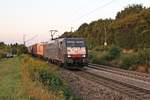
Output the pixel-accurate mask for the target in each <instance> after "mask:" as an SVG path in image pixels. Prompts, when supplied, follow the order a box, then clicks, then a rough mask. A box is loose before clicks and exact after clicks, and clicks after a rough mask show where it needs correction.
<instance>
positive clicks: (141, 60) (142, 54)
mask: <svg viewBox="0 0 150 100" xmlns="http://www.w3.org/2000/svg"><path fill="white" fill-rule="evenodd" d="M89 59H90V60H91V62H92V63H96V64H102V65H110V66H115V67H120V68H122V69H126V70H136V71H139V72H146V73H150V48H145V49H140V50H137V51H133V52H131V53H124V52H122V50H121V48H119V47H116V46H112V47H108V48H105V50H101V48H96V49H93V50H92V51H90V53H89Z"/></svg>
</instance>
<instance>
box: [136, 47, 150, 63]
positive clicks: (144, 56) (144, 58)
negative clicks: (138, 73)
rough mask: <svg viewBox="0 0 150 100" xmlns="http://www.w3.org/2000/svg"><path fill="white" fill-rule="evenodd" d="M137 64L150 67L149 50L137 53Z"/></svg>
mask: <svg viewBox="0 0 150 100" xmlns="http://www.w3.org/2000/svg"><path fill="white" fill-rule="evenodd" d="M138 58H139V64H141V65H145V66H150V48H147V49H143V50H140V51H139V52H138Z"/></svg>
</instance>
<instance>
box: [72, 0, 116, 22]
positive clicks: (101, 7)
mask: <svg viewBox="0 0 150 100" xmlns="http://www.w3.org/2000/svg"><path fill="white" fill-rule="evenodd" d="M114 1H115V0H111V1H109V2H107V3H105V4H103V5H101V6H99V7H97V8H95V9H93V10H91V11H90V12H87V13H85V14H84V15H82V16H80V17H78V18H76V19H74V20H73V21H72V22H75V21H78V20H80V19H81V18H83V17H86V16H88V15H90V14H92V13H94V12H95V11H97V10H100V9H103V8H105V7H106V6H108V5H110V4H112V3H113V2H114Z"/></svg>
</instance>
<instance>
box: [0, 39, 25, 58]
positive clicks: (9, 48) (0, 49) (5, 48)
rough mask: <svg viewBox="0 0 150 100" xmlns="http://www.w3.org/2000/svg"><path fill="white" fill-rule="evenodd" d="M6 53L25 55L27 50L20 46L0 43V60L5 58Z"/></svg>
mask: <svg viewBox="0 0 150 100" xmlns="http://www.w3.org/2000/svg"><path fill="white" fill-rule="evenodd" d="M7 53H11V54H12V55H20V54H23V53H27V48H26V47H25V46H24V45H22V44H17V43H15V44H5V43H4V42H0V59H1V58H5V57H6V55H7Z"/></svg>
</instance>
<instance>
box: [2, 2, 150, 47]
mask: <svg viewBox="0 0 150 100" xmlns="http://www.w3.org/2000/svg"><path fill="white" fill-rule="evenodd" d="M129 4H130V5H132V4H143V6H146V7H150V0H0V41H4V42H5V43H8V44H10V43H15V42H18V43H23V36H25V40H26V41H27V40H30V39H31V38H33V37H34V38H33V39H32V40H30V41H28V42H27V45H31V44H34V43H37V42H45V41H48V40H50V38H51V37H50V32H49V30H58V32H57V34H56V36H60V35H61V34H63V32H65V31H70V30H71V27H73V30H76V29H77V28H78V27H79V26H80V25H81V24H82V23H85V22H86V23H90V22H91V21H94V20H98V19H100V18H102V19H105V18H113V19H114V18H115V16H116V14H117V12H119V11H121V10H123V9H124V8H125V7H127V6H128V5H129Z"/></svg>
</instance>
